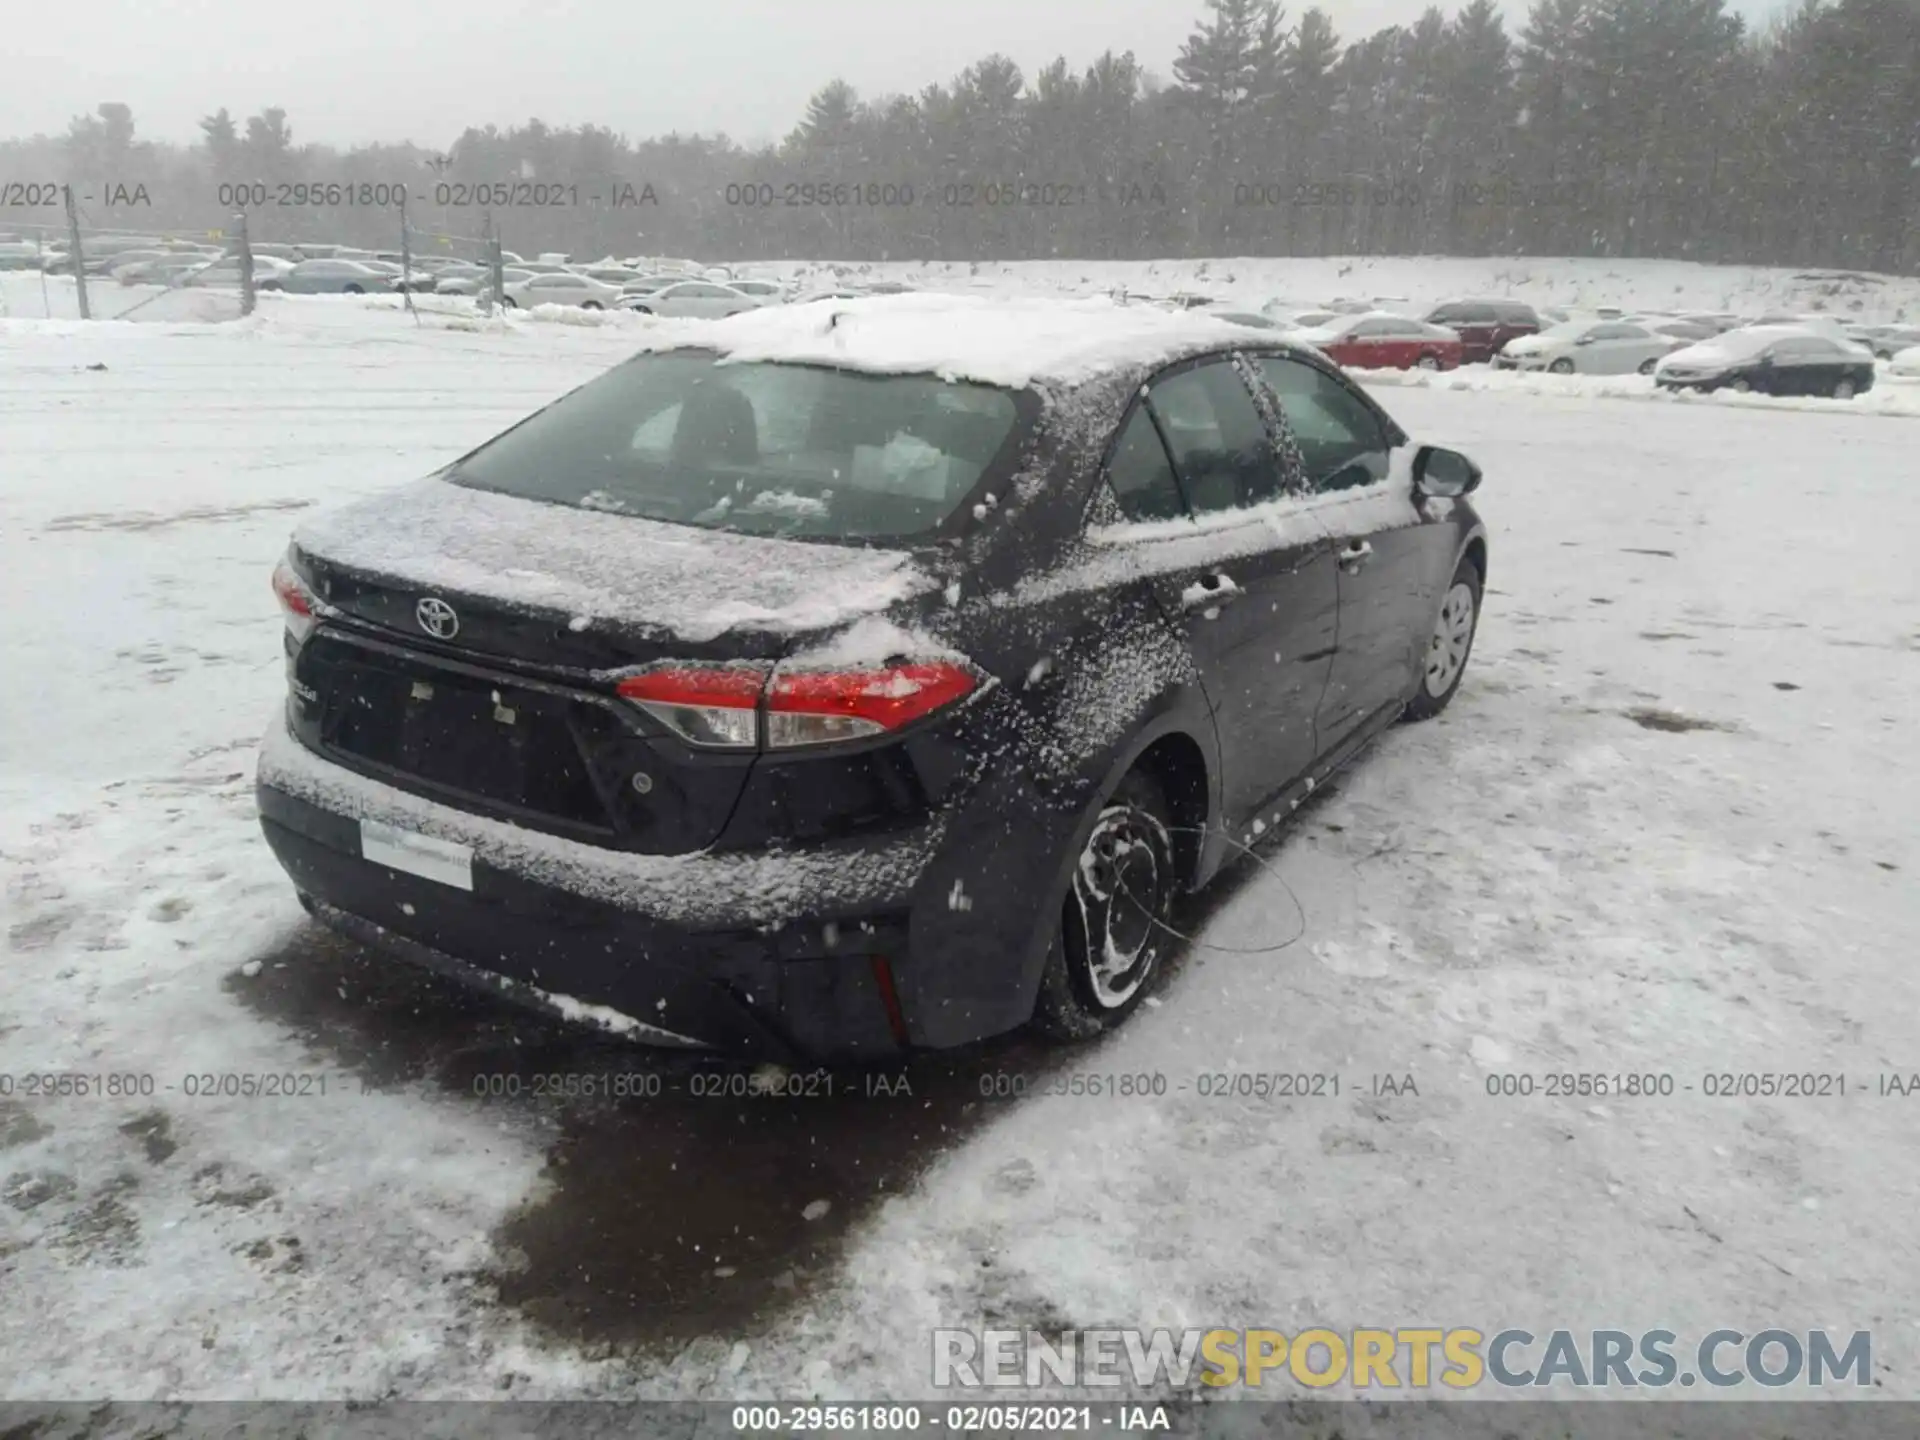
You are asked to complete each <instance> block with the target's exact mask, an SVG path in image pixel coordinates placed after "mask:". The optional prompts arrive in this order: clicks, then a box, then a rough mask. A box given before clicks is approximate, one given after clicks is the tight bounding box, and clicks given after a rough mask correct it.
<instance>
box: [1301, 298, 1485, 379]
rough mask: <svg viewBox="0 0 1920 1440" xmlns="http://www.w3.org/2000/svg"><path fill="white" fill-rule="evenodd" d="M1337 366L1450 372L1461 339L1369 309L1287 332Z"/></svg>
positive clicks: (1422, 323)
mask: <svg viewBox="0 0 1920 1440" xmlns="http://www.w3.org/2000/svg"><path fill="white" fill-rule="evenodd" d="M1288 335H1289V338H1291V339H1295V340H1300V341H1303V342H1304V343H1306V344H1308V345H1311V346H1313V347H1314V348H1315V349H1316V350H1318V351H1320V352H1321V353H1322V354H1323V355H1325V356H1327V357H1328V358H1329V359H1331V360H1333V361H1334V362H1335V363H1337V364H1340V365H1348V366H1352V367H1354V368H1355V369H1361V370H1416V369H1417V370H1453V369H1456V368H1458V366H1459V364H1460V357H1461V354H1462V351H1461V346H1460V337H1459V336H1458V335H1456V334H1455V333H1454V332H1453V331H1452V330H1449V329H1448V328H1447V327H1445V326H1444V325H1430V324H1428V323H1427V322H1426V321H1424V320H1414V319H1411V318H1410V317H1408V316H1405V315H1389V314H1387V313H1386V312H1385V311H1380V310H1375V311H1369V312H1368V313H1366V314H1362V315H1342V316H1339V317H1337V318H1335V319H1333V320H1330V321H1328V322H1327V323H1326V324H1324V325H1316V326H1311V327H1306V328H1302V329H1299V330H1293V331H1289V332H1288Z"/></svg>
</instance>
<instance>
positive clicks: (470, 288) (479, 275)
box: [433, 265, 533, 296]
mask: <svg viewBox="0 0 1920 1440" xmlns="http://www.w3.org/2000/svg"><path fill="white" fill-rule="evenodd" d="M492 273H493V272H492V271H490V270H488V269H486V268H485V267H484V266H482V267H479V268H477V269H475V270H473V271H472V272H468V271H465V270H461V271H458V272H456V273H454V274H450V275H441V276H438V277H436V278H435V280H434V282H433V289H434V293H435V294H437V295H476V296H477V295H479V294H480V292H481V291H483V290H486V289H488V288H489V287H490V286H491V285H492V283H493V281H492ZM531 279H533V271H531V270H522V269H521V268H520V267H519V266H518V265H505V266H502V267H501V270H500V280H501V283H502V284H504V285H506V286H508V287H509V288H510V287H512V286H515V285H518V284H520V283H522V282H523V281H527V280H531Z"/></svg>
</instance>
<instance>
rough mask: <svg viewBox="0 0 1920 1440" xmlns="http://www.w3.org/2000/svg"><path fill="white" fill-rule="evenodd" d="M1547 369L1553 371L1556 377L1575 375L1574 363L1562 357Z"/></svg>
mask: <svg viewBox="0 0 1920 1440" xmlns="http://www.w3.org/2000/svg"><path fill="white" fill-rule="evenodd" d="M1547 369H1549V370H1551V371H1552V372H1553V373H1554V374H1555V375H1571V374H1572V373H1573V362H1572V361H1571V360H1569V359H1567V357H1566V356H1564V355H1562V356H1561V357H1560V358H1559V359H1558V360H1556V361H1554V362H1553V363H1552V364H1551V365H1549V366H1547Z"/></svg>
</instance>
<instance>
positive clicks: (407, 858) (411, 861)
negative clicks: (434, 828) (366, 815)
mask: <svg viewBox="0 0 1920 1440" xmlns="http://www.w3.org/2000/svg"><path fill="white" fill-rule="evenodd" d="M360 855H361V858H362V859H364V860H367V861H370V862H371V863H373V864H375V865H384V866H386V867H387V868H388V869H389V870H402V871H405V872H406V873H407V874H409V875H417V876H419V877H420V878H421V879H422V880H432V881H435V882H437V883H439V884H441V885H451V886H452V887H453V888H454V889H456V890H472V889H473V847H471V846H469V845H458V844H455V843H454V842H453V841H451V840H441V839H437V838H436V837H434V836H432V835H422V834H420V833H419V832H418V831H416V830H407V829H403V828H402V827H400V826H398V825H388V824H386V823H385V822H383V821H379V820H362V821H361V822H360Z"/></svg>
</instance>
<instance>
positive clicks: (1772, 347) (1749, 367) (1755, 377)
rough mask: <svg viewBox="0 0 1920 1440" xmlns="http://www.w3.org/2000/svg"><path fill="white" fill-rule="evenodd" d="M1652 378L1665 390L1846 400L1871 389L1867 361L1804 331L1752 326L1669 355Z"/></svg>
mask: <svg viewBox="0 0 1920 1440" xmlns="http://www.w3.org/2000/svg"><path fill="white" fill-rule="evenodd" d="M1653 378H1654V382H1655V383H1656V384H1658V385H1659V386H1660V387H1661V388H1662V389H1667V390H1740V391H1747V390H1754V391H1758V392H1759V393H1760V394H1762V395H1831V396H1832V397H1833V398H1834V399H1836V400H1850V399H1852V398H1853V397H1854V396H1855V395H1858V394H1861V393H1863V392H1865V391H1868V390H1871V389H1872V388H1873V357H1872V356H1871V355H1869V354H1868V353H1867V352H1866V351H1865V350H1864V349H1862V348H1861V347H1860V346H1858V345H1853V344H1850V343H1848V342H1847V341H1845V340H1837V339H1835V338H1834V337H1833V336H1831V335H1826V334H1822V333H1820V332H1819V331H1815V330H1809V329H1808V328H1806V327H1805V326H1804V325H1755V326H1748V327H1746V328H1744V329H1740V330H1729V331H1727V333H1726V334H1724V335H1716V336H1714V337H1713V339H1711V340H1703V341H1701V342H1700V343H1699V344H1698V345H1689V346H1686V347H1685V348H1683V349H1680V350H1676V351H1674V352H1673V353H1672V354H1671V355H1669V356H1667V357H1666V358H1665V359H1664V360H1662V361H1661V362H1660V364H1659V366H1658V367H1657V368H1656V369H1655V370H1654V374H1653Z"/></svg>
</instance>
